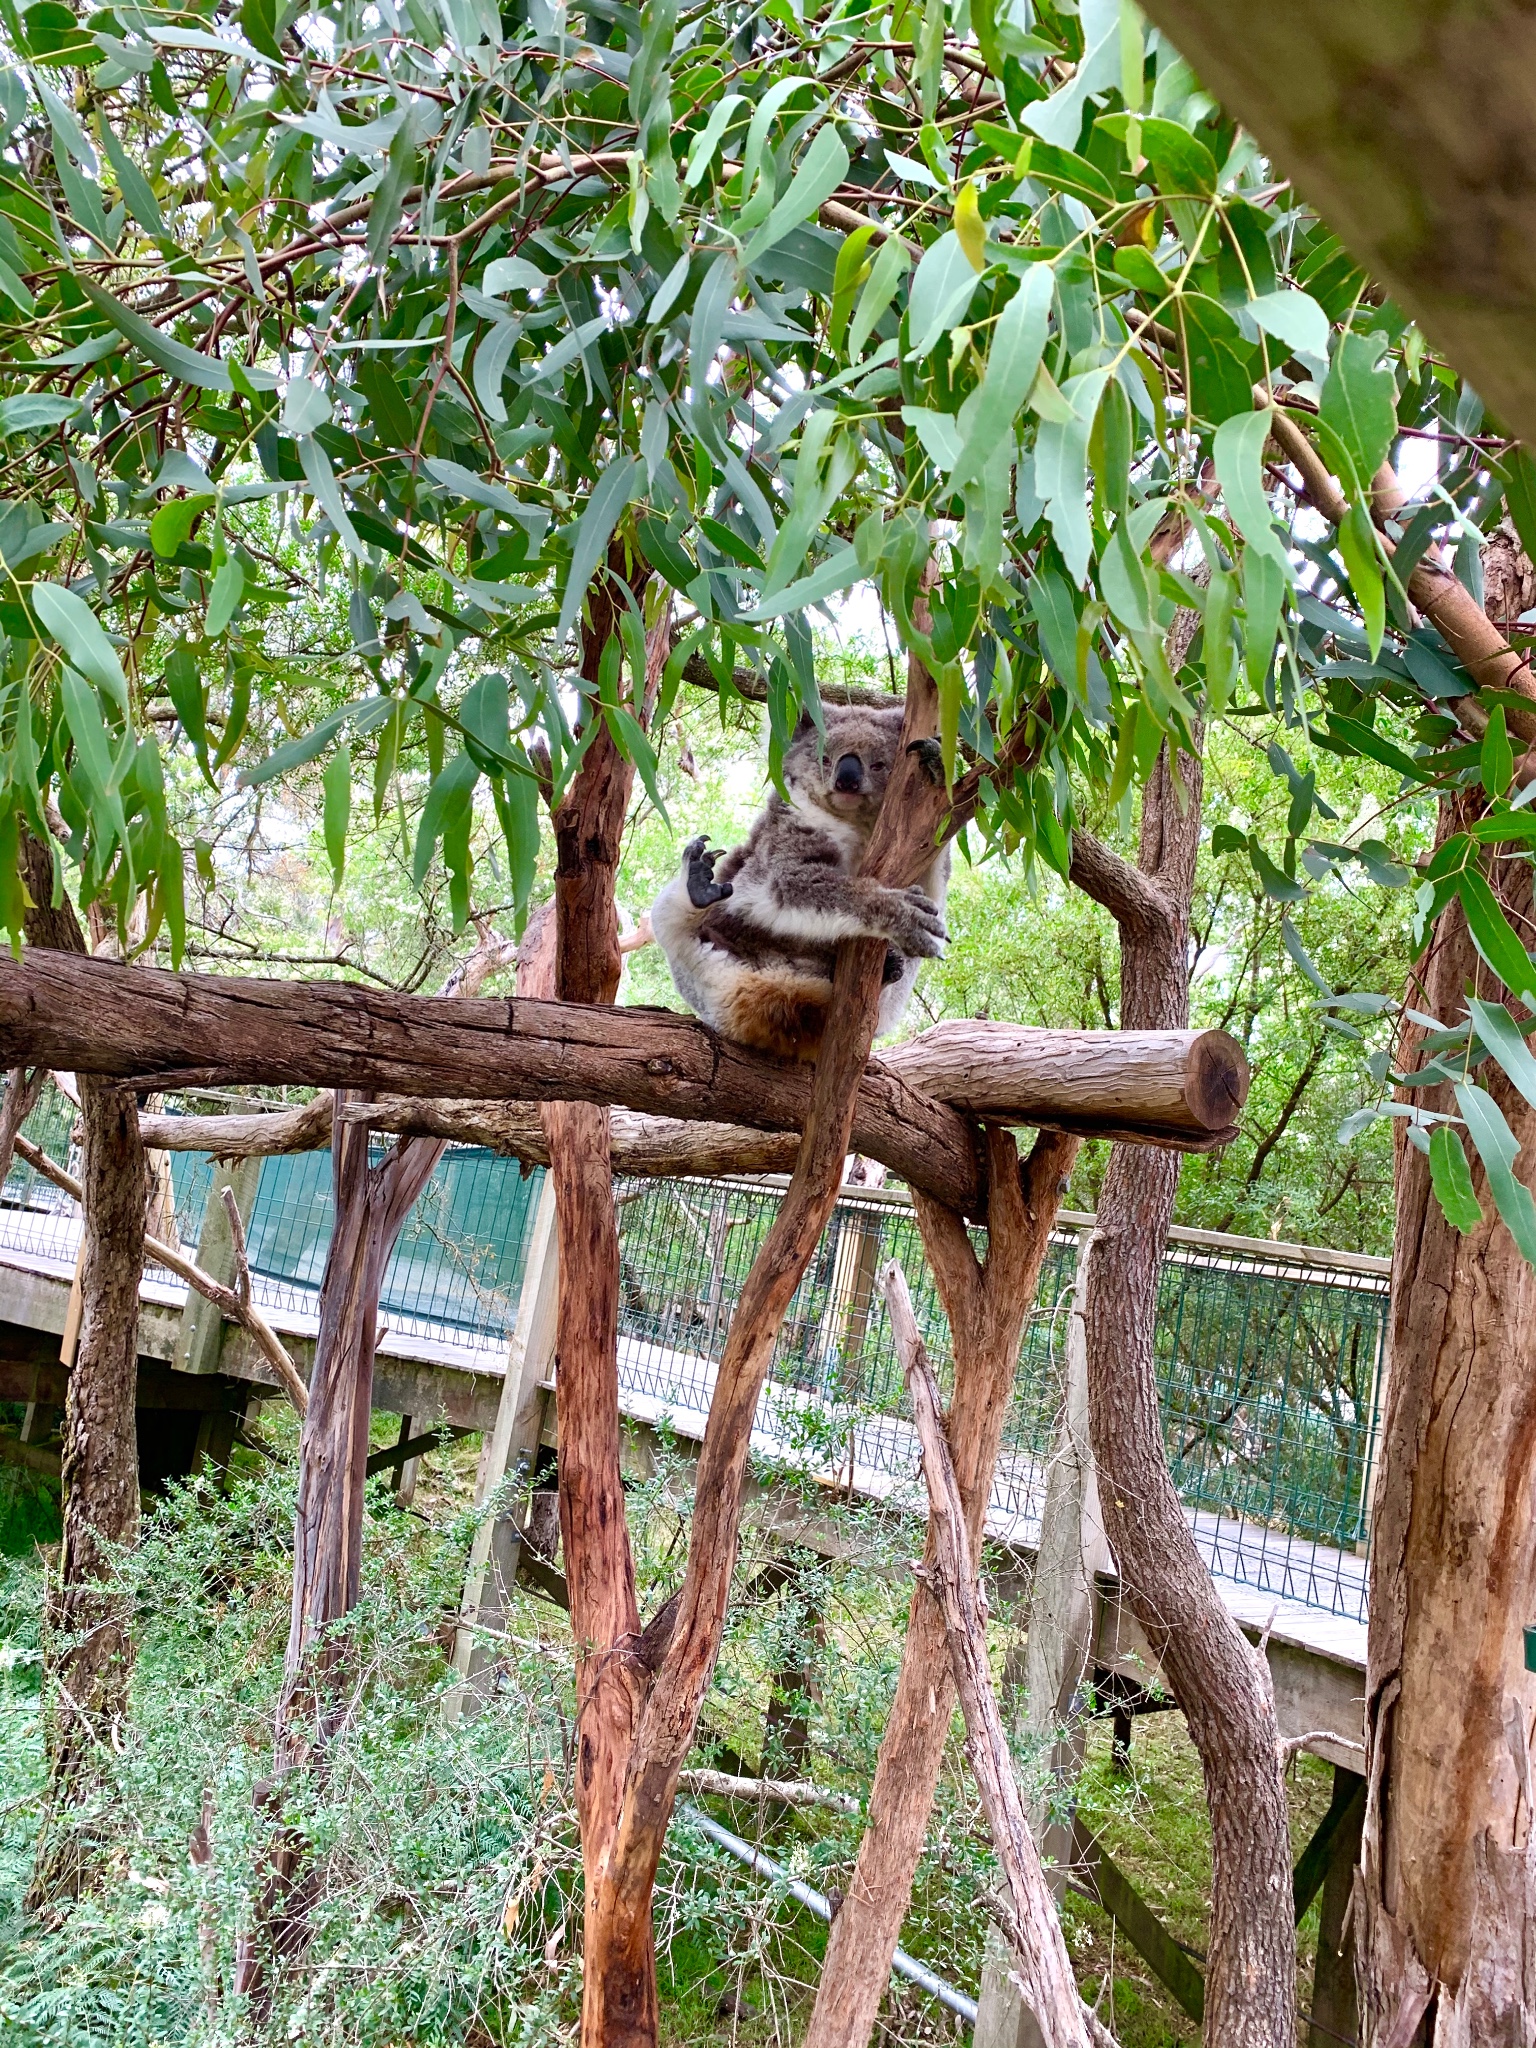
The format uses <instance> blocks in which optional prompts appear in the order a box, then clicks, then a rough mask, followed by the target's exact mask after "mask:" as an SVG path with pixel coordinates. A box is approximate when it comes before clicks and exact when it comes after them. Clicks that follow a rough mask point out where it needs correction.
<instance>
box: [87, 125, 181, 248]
mask: <svg viewBox="0 0 1536 2048" xmlns="http://www.w3.org/2000/svg"><path fill="white" fill-rule="evenodd" d="M97 133H98V134H99V135H100V136H101V146H102V148H103V149H104V150H105V151H106V152H107V161H108V162H109V163H110V164H111V166H112V171H113V175H114V176H115V177H116V179H117V189H118V191H119V192H121V193H122V195H123V204H124V205H125V206H126V207H127V209H128V211H129V212H130V213H131V214H132V215H133V217H134V219H135V220H136V221H137V222H138V224H139V226H140V227H141V228H144V229H145V230H147V232H148V233H150V234H152V235H163V234H164V233H165V220H164V217H163V216H162V214H161V212H160V202H159V200H158V199H156V197H155V194H154V188H153V186H152V185H151V184H150V182H149V180H148V178H146V177H145V175H144V173H143V172H142V171H141V170H140V169H139V167H138V165H137V164H136V163H135V162H134V160H133V158H132V157H131V156H130V155H129V154H128V152H127V150H126V149H124V147H123V145H122V144H121V143H120V142H119V141H118V139H117V137H116V135H115V134H114V133H113V131H112V124H111V122H110V121H109V120H108V119H107V117H106V115H105V114H103V115H102V116H101V117H100V120H99V122H98V124H97Z"/></svg>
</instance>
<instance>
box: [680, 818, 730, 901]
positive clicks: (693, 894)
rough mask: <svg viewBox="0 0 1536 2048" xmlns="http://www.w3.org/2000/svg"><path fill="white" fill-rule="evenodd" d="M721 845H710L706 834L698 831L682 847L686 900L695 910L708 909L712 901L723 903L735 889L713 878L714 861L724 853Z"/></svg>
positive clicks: (727, 883)
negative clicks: (696, 835) (696, 834)
mask: <svg viewBox="0 0 1536 2048" xmlns="http://www.w3.org/2000/svg"><path fill="white" fill-rule="evenodd" d="M724 851H725V848H724V847H723V846H716V847H713V848H712V847H711V846H710V843H709V839H708V836H707V835H706V834H704V833H700V835H699V837H698V838H697V839H690V840H689V842H688V844H687V845H686V846H685V847H684V848H683V870H684V872H685V874H686V875H687V877H688V901H689V902H690V903H691V904H692V905H693V907H694V909H695V910H708V908H709V906H710V905H711V904H712V903H723V902H724V901H725V899H726V897H727V896H734V895H735V893H736V892H735V890H734V889H733V888H732V887H731V885H730V883H729V882H717V881H716V880H715V862H716V861H717V860H719V858H720V856H721V855H722V854H723V853H724Z"/></svg>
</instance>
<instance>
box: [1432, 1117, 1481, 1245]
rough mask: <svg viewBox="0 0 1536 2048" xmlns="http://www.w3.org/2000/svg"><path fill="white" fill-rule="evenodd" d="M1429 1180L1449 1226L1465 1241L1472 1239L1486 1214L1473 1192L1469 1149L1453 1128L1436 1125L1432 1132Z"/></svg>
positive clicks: (1446, 1125) (1445, 1125)
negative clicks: (1473, 1233)
mask: <svg viewBox="0 0 1536 2048" xmlns="http://www.w3.org/2000/svg"><path fill="white" fill-rule="evenodd" d="M1429 1178H1430V1181H1431V1184H1432V1185H1433V1187H1434V1190H1435V1199H1436V1201H1437V1202H1439V1204H1440V1207H1441V1208H1442V1209H1443V1210H1444V1211H1445V1220H1446V1222H1447V1223H1449V1224H1450V1225H1451V1226H1452V1228H1453V1229H1455V1230H1459V1231H1460V1232H1461V1234H1462V1236H1463V1237H1470V1236H1471V1234H1472V1232H1473V1231H1474V1230H1476V1229H1477V1227H1478V1225H1479V1224H1480V1223H1481V1222H1482V1220H1483V1211H1482V1207H1481V1205H1480V1204H1479V1202H1478V1199H1477V1196H1476V1195H1475V1194H1474V1193H1473V1192H1472V1169H1471V1167H1470V1166H1468V1164H1467V1154H1466V1148H1465V1147H1464V1146H1463V1144H1462V1142H1461V1140H1460V1138H1459V1137H1458V1136H1457V1135H1456V1133H1455V1131H1453V1130H1452V1128H1451V1126H1450V1125H1449V1124H1436V1126H1435V1128H1434V1130H1433V1131H1431V1132H1430V1136H1429Z"/></svg>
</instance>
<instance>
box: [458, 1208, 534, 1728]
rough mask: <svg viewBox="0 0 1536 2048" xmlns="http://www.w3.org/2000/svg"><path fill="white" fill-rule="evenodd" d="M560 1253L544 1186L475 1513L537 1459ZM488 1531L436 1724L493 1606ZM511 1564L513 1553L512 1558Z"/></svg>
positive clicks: (471, 1574) (469, 1574)
mask: <svg viewBox="0 0 1536 2048" xmlns="http://www.w3.org/2000/svg"><path fill="white" fill-rule="evenodd" d="M559 1286H560V1248H559V1242H558V1237H557V1233H556V1230H555V1191H554V1187H553V1186H552V1184H551V1183H550V1181H549V1180H548V1179H546V1180H545V1182H544V1185H543V1187H542V1188H541V1189H540V1191H539V1205H538V1208H537V1209H536V1211H535V1212H534V1221H533V1232H532V1235H531V1236H530V1238H529V1240H528V1258H527V1263H526V1264H525V1265H524V1267H523V1284H522V1288H521V1291H520V1292H519V1295H518V1301H517V1321H516V1322H515V1323H514V1324H513V1327H512V1337H511V1342H510V1343H509V1345H508V1347H507V1369H506V1374H505V1376H504V1378H503V1379H502V1383H501V1398H500V1400H499V1401H498V1402H497V1404H496V1421H495V1423H494V1425H493V1426H492V1429H491V1433H490V1435H489V1436H488V1437H487V1438H486V1439H485V1444H484V1446H483V1448H482V1450H481V1452H480V1469H479V1471H478V1472H477V1473H476V1475H475V1506H476V1507H477V1508H481V1509H483V1508H484V1506H485V1504H486V1502H487V1501H488V1500H489V1499H490V1497H491V1495H492V1494H493V1493H494V1492H495V1491H496V1489H497V1487H498V1486H499V1485H500V1484H501V1482H502V1480H503V1479H504V1478H505V1477H506V1474H507V1472H508V1470H509V1469H513V1470H523V1469H524V1468H531V1466H532V1463H533V1459H534V1457H535V1455H536V1454H537V1451H538V1444H539V1434H540V1425H541V1423H542V1420H543V1411H544V1394H543V1382H544V1380H545V1378H546V1377H547V1375H548V1371H549V1368H550V1366H551V1364H552V1362H553V1359H554V1350H555V1310H556V1304H557V1302H558V1300H559ZM495 1533H496V1532H495V1524H494V1523H493V1522H492V1520H491V1519H490V1518H489V1517H487V1518H486V1519H485V1520H483V1521H482V1522H481V1524H480V1526H479V1527H478V1528H477V1529H476V1531H475V1535H474V1541H473V1542H472V1543H471V1545H470V1551H469V1564H468V1566H467V1568H466V1570H465V1574H464V1597H463V1601H462V1603H461V1605H460V1608H459V1626H458V1631H457V1633H456V1635H455V1637H454V1643H453V1668H454V1670H455V1671H456V1672H457V1673H458V1674H459V1679H460V1683H459V1684H458V1685H456V1686H455V1687H454V1688H453V1690H452V1691H451V1692H450V1693H449V1694H448V1695H447V1697H446V1698H445V1700H444V1702H443V1718H444V1719H445V1720H447V1721H456V1720H457V1719H458V1717H459V1715H460V1714H461V1713H462V1712H463V1710H464V1706H465V1704H466V1700H467V1691H468V1688H467V1685H466V1683H465V1681H467V1680H468V1679H469V1677H470V1675H471V1671H472V1668H473V1662H474V1650H475V1630H476V1628H477V1627H478V1626H479V1625H481V1623H482V1622H483V1621H484V1620H485V1619H486V1617H487V1614H488V1612H489V1610H490V1607H491V1605H492V1604H493V1603H495V1604H496V1606H497V1607H498V1609H499V1605H500V1603H499V1599H498V1595H497V1590H495V1589H491V1588H488V1586H487V1583H486V1581H487V1578H488V1576H489V1571H490V1560H491V1553H492V1548H493V1544H494V1539H495ZM514 1560H515V1551H514Z"/></svg>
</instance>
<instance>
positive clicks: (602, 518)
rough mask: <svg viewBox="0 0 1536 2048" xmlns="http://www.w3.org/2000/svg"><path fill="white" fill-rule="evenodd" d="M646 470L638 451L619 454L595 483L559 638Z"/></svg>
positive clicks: (574, 552) (579, 532)
mask: <svg viewBox="0 0 1536 2048" xmlns="http://www.w3.org/2000/svg"><path fill="white" fill-rule="evenodd" d="M643 473H644V464H643V463H642V462H641V460H640V458H639V456H638V455H620V456H618V457H616V458H615V459H614V461H612V462H610V463H609V465H608V467H607V468H606V469H605V470H604V471H603V473H602V475H601V476H600V477H599V478H598V480H597V482H596V484H595V485H594V486H593V490H592V495H591V497H590V498H588V500H587V503H586V506H585V509H584V510H583V512H582V515H581V518H580V519H579V520H578V522H577V526H576V534H575V538H574V540H573V541H572V544H571V567H570V572H569V574H568V575H567V576H566V579H565V595H564V597H563V598H562V600H561V603H560V622H559V624H558V625H557V626H556V628H555V639H556V640H557V641H561V640H564V639H565V638H566V636H567V635H568V634H569V632H570V630H571V628H572V626H573V625H575V623H576V620H577V618H578V617H579V615H580V612H581V606H582V600H583V599H584V598H585V597H586V594H587V585H588V584H589V583H590V582H591V581H592V578H593V575H594V574H595V573H596V570H597V565H598V563H599V562H600V561H601V560H602V559H603V557H604V555H605V554H606V553H607V552H608V542H609V540H610V539H611V538H612V535H613V529H614V527H615V526H617V525H618V523H619V518H620V516H621V514H622V513H623V511H624V509H625V507H626V506H627V505H628V504H629V503H630V501H631V499H632V498H633V497H634V495H635V490H636V486H637V485H638V483H639V480H640V478H641V476H642V475H643Z"/></svg>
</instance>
